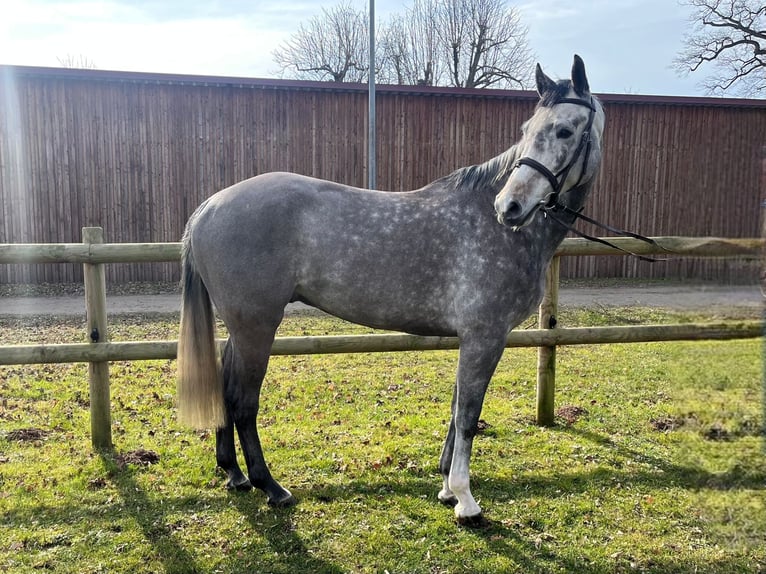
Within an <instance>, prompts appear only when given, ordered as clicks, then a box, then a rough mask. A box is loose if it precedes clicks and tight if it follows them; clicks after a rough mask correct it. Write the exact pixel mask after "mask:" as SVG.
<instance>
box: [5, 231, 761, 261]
mask: <svg viewBox="0 0 766 574" xmlns="http://www.w3.org/2000/svg"><path fill="white" fill-rule="evenodd" d="M605 239H608V241H609V242H610V243H612V244H614V245H616V246H617V247H619V248H620V249H625V250H628V251H631V252H633V253H637V254H639V255H657V256H667V257H692V256H694V257H743V258H753V259H757V258H758V257H759V256H760V252H761V249H763V245H764V240H763V239H753V238H745V239H729V238H722V237H677V236H666V237H653V238H652V239H654V241H655V242H656V243H657V246H655V245H650V244H649V243H646V242H644V241H640V240H638V239H633V238H632V237H608V238H605ZM556 255H624V253H622V252H620V251H619V250H617V249H613V248H611V247H609V246H607V245H602V244H600V243H593V242H591V241H587V240H585V239H580V238H567V239H565V240H564V241H563V243H562V244H561V245H560V246H559V248H558V250H557V251H556ZM180 257H181V244H180V243H102V244H86V243H6V244H0V263H91V264H97V263H161V262H168V261H170V262H172V261H178V260H179V259H180Z"/></svg>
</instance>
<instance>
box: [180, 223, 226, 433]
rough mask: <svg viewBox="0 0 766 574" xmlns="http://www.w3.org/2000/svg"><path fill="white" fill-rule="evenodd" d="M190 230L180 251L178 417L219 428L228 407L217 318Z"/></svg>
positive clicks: (204, 425) (189, 423)
mask: <svg viewBox="0 0 766 574" xmlns="http://www.w3.org/2000/svg"><path fill="white" fill-rule="evenodd" d="M190 230H191V222H190V224H189V226H188V227H187V229H186V233H185V234H184V238H183V248H182V252H181V260H182V279H181V288H182V300H181V329H180V335H179V338H178V389H177V390H178V420H179V421H181V422H182V423H184V424H187V425H189V426H191V427H194V428H198V429H203V428H220V427H222V426H223V425H224V423H225V407H224V401H223V378H222V375H221V369H220V361H219V358H218V347H217V345H216V342H215V317H214V315H213V306H212V304H211V302H210V294H209V293H208V290H207V287H206V286H205V283H204V282H203V281H202V277H200V275H199V273H198V272H197V270H196V269H195V266H194V254H193V252H192V245H191V237H190Z"/></svg>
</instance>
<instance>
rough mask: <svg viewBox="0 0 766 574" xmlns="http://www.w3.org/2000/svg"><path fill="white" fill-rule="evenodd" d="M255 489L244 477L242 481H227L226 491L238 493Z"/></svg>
mask: <svg viewBox="0 0 766 574" xmlns="http://www.w3.org/2000/svg"><path fill="white" fill-rule="evenodd" d="M252 489H253V485H252V484H250V481H249V480H247V479H246V478H245V477H242V479H241V480H227V481H226V490H229V491H232V492H233V491H236V492H248V491H250V490H252Z"/></svg>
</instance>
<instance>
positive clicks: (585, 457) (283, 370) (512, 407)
mask: <svg viewBox="0 0 766 574" xmlns="http://www.w3.org/2000/svg"><path fill="white" fill-rule="evenodd" d="M694 319H699V317H698V316H697V317H694V316H690V315H679V314H669V313H663V312H656V311H647V310H635V309H630V310H628V309H611V310H609V311H608V312H607V311H604V310H601V311H599V312H593V311H570V312H568V313H563V314H562V317H561V320H562V323H564V324H567V325H585V324H603V323H605V322H607V323H609V322H612V323H618V322H619V323H642V322H662V321H689V320H694ZM176 331H177V322H176V320H175V319H174V318H155V319H153V320H147V319H142V318H135V317H134V318H130V317H127V318H122V319H117V320H113V322H112V326H111V337H112V339H113V340H141V339H147V340H151V339H160V338H175V336H176ZM368 331H369V330H367V329H364V328H361V327H355V326H350V325H347V324H343V323H341V322H339V321H335V320H329V319H325V318H321V317H315V316H298V317H292V318H289V319H288V320H286V322H285V324H284V325H283V327H282V331H281V334H283V335H287V334H290V335H300V334H334V333H343V332H368ZM83 338H84V326H83V325H82V324H81V323H80V322H79V321H70V322H51V320H50V319H45V320H42V319H41V320H38V321H14V320H5V321H3V322H2V323H0V344H9V343H21V342H54V341H55V342H64V341H73V340H83ZM761 344H762V342H761V341H759V340H745V341H728V342H716V341H706V342H695V343H684V342H677V343H652V344H630V345H611V346H584V347H564V348H560V349H559V352H558V357H559V358H558V373H557V387H558V388H557V406H558V407H559V410H558V415H559V416H558V417H557V425H556V426H554V427H552V428H539V427H537V426H536V425H535V424H534V421H533V416H534V402H535V400H534V393H535V351H534V350H532V349H514V350H509V351H508V352H507V353H506V355H505V356H504V358H503V360H502V362H501V364H500V366H499V367H498V370H497V373H496V375H495V378H494V380H493V382H492V385H491V386H490V391H489V393H488V397H487V400H486V403H485V407H484V411H483V414H482V419H483V420H484V421H485V422H486V428H484V430H483V431H482V432H481V433H480V434H479V435H478V436H477V438H476V441H475V445H474V455H473V459H472V478H473V482H472V487H473V492H474V495H475V496H477V498H478V499H479V500H480V503H481V504H482V506H483V507H484V509H485V511H486V512H487V516H488V518H489V519H490V525H489V526H488V527H487V528H485V529H482V530H470V529H464V528H461V527H459V526H457V525H456V523H455V521H454V518H453V514H452V511H451V510H450V509H447V508H444V507H442V506H440V505H439V504H438V503H437V501H436V492H437V490H438V488H439V486H440V484H439V483H440V479H439V476H438V473H437V471H436V463H437V459H438V455H439V450H440V448H441V441H442V440H443V435H444V433H445V431H446V425H447V420H448V411H449V400H450V396H449V393H450V390H451V386H452V381H453V378H454V371H455V366H456V360H457V354H456V353H455V352H446V351H439V352H427V353H414V352H413V353H388V354H374V355H373V354H370V355H335V356H304V357H275V358H273V359H272V363H271V366H270V370H269V376H268V382H267V384H266V385H265V388H264V393H263V407H262V412H261V415H260V419H259V421H260V424H261V427H262V432H261V434H262V440H263V443H264V450H265V453H266V457H267V459H268V460H269V462H270V465H271V467H272V470H273V472H274V474H275V476H276V477H277V478H278V479H279V480H280V481H281V482H282V483H283V484H284V485H285V486H287V487H288V488H290V489H291V490H292V491H293V493H294V494H295V495H296V496H297V497H298V498H299V500H300V503H299V505H298V506H297V507H295V508H292V509H288V510H273V509H271V508H268V507H267V506H266V505H265V499H264V497H263V495H262V494H260V493H247V494H230V493H227V492H225V491H224V489H223V483H224V476H223V475H222V473H221V472H219V471H217V470H216V469H215V460H214V438H213V436H212V435H211V434H210V433H206V432H193V431H189V430H187V429H184V428H182V427H180V426H179V425H178V424H177V423H176V421H175V413H174V407H173V403H174V384H175V383H174V377H175V365H174V363H173V362H171V361H145V362H133V363H113V364H112V365H111V367H110V374H111V380H112V405H113V407H112V416H113V435H114V441H115V445H116V448H115V451H114V452H101V453H97V452H93V451H92V449H91V448H90V438H89V417H88V396H87V368H86V366H85V365H34V366H14V367H0V530H1V531H2V533H3V534H2V537H0V571H3V572H13V573H16V572H18V573H21V572H43V571H47V572H60V573H64V572H73V573H74V572H77V573H80V572H92V573H96V572H131V573H148V572H178V573H188V572H231V573H235V572H236V573H240V572H269V573H285V574H288V573H289V574H293V573H341V572H360V573H368V572H369V573H373V572H375V573H383V572H389V573H391V574H394V573H429V574H430V573H445V572H450V573H464V572H465V573H468V572H471V573H473V572H476V573H484V572H491V573H494V572H503V573H506V572H510V573H513V572H519V573H522V572H523V573H538V572H539V573H548V572H551V573H553V572H582V573H586V574H588V573H593V574H596V573H612V572H658V573H682V574H683V573H692V572H703V573H704V572H709V573H717V574H718V573H721V574H725V573H735V572H736V573H741V572H745V573H758V572H766V492H765V490H766V456H765V454H764V446H763V438H762V436H761V435H760V430H761V428H762V427H763V424H764V421H763V400H762V399H763V394H762V393H763V390H762V388H761V379H762V353H761Z"/></svg>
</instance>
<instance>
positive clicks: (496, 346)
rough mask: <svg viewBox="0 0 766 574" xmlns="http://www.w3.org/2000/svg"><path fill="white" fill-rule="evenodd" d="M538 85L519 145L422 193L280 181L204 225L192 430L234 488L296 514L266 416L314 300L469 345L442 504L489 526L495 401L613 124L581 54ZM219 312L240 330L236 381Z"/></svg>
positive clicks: (262, 185)
mask: <svg viewBox="0 0 766 574" xmlns="http://www.w3.org/2000/svg"><path fill="white" fill-rule="evenodd" d="M536 83H537V91H538V93H539V95H540V101H539V103H538V105H537V107H536V109H535V112H534V115H533V116H532V117H531V118H530V119H529V120H528V121H527V122H526V123H525V124H524V126H523V130H522V131H523V135H522V137H521V139H520V140H519V141H518V142H517V143H516V144H515V145H513V146H512V147H511V148H510V149H508V150H507V151H505V152H504V153H502V154H500V155H499V156H497V157H495V158H493V159H490V160H489V161H487V162H486V163H483V164H480V165H474V166H470V167H466V168H463V169H459V170H457V171H455V172H453V173H452V174H450V175H448V176H446V177H443V178H441V179H439V180H437V181H434V182H433V183H430V184H428V185H426V186H425V187H423V188H421V189H418V190H415V191H411V192H404V193H388V192H379V191H370V190H365V189H356V188H353V187H349V186H347V185H341V184H337V183H331V182H328V181H322V180H317V179H312V178H310V177H304V176H301V175H295V174H289V173H267V174H263V175H260V176H257V177H254V178H252V179H248V180H246V181H243V182H241V183H238V184H236V185H234V186H232V187H229V188H227V189H224V190H223V191H220V192H219V193H217V194H215V195H213V196H212V197H210V198H209V199H208V200H207V201H205V202H204V203H203V204H202V205H201V206H200V207H199V208H198V209H197V210H196V212H195V213H194V214H193V215H192V217H191V218H190V219H189V222H188V224H187V227H186V233H185V235H184V239H183V274H184V279H183V308H182V316H181V333H180V340H179V349H178V371H179V380H178V398H179V418H180V419H181V420H182V421H184V422H186V423H188V424H190V425H193V426H195V427H217V428H218V431H217V462H218V464H219V466H221V467H222V468H223V469H224V470H226V472H227V473H228V476H229V482H228V484H227V485H228V487H229V488H237V489H249V488H251V487H252V486H255V487H257V488H260V489H261V490H263V491H264V492H265V493H266V495H267V497H268V502H269V504H272V505H277V506H280V505H290V504H293V503H294V502H295V499H294V498H293V496H292V494H291V493H290V492H289V491H288V490H287V489H285V488H283V487H282V486H280V485H279V484H278V483H277V482H276V481H275V480H274V479H273V478H272V476H271V473H270V472H269V469H268V468H267V466H266V462H265V460H264V457H263V452H262V450H261V444H260V440H259V438H258V431H257V426H256V417H257V414H258V404H259V393H260V390H261V384H262V382H263V378H264V375H265V374H266V368H267V365H268V362H269V355H270V351H271V345H272V342H273V340H274V333H275V331H276V329H277V327H278V326H279V324H280V322H281V320H282V316H283V313H284V308H285V305H286V304H287V303H289V302H291V301H303V302H306V303H308V304H310V305H313V306H314V307H317V308H319V309H323V310H324V311H327V312H328V313H331V314H333V315H336V316H338V317H341V318H343V319H346V320H349V321H353V322H355V323H361V324H363V325H369V326H371V327H378V328H383V329H394V330H400V331H406V332H409V333H415V334H428V335H442V336H455V335H456V336H458V337H459V339H460V356H459V361H458V370H457V381H456V383H455V387H454V394H453V397H452V417H451V420H450V424H449V429H448V430H447V438H446V441H445V443H444V448H443V450H442V453H441V459H440V462H439V468H440V471H441V474H442V477H443V487H442V489H441V491H440V492H439V495H438V498H439V500H440V501H441V502H443V503H445V504H448V505H451V506H454V507H455V513H456V515H457V518H458V520H459V521H460V522H461V523H468V524H471V523H475V522H477V521H481V520H482V518H481V509H480V508H479V505H478V504H477V503H476V501H475V500H474V498H473V496H472V495H471V489H470V484H469V472H468V470H469V469H468V467H469V459H470V456H471V446H472V443H473V438H474V435H475V433H476V430H477V422H478V420H479V415H480V413H481V409H482V403H483V400H484V395H485V392H486V390H487V386H488V384H489V381H490V378H491V377H492V374H493V372H494V370H495V367H496V366H497V363H498V361H499V359H500V356H501V355H502V353H503V349H504V344H505V340H506V336H507V335H508V333H509V332H510V330H511V329H513V328H514V327H516V326H517V325H519V323H521V322H522V321H523V320H524V319H526V318H527V317H528V316H529V314H530V313H531V312H532V311H533V310H534V309H535V308H536V306H537V305H538V304H539V301H540V299H541V297H542V291H543V281H544V276H545V271H546V268H547V267H548V265H549V263H550V261H551V258H552V257H553V254H554V252H555V250H556V247H557V246H558V245H559V244H560V243H561V241H562V240H563V238H564V236H565V235H566V231H567V230H566V224H571V223H572V222H573V221H574V218H575V216H574V215H573V214H572V212H576V211H578V210H580V209H581V208H582V207H583V205H584V202H585V199H586V196H587V195H588V191H589V189H590V187H591V184H592V182H593V180H594V178H595V176H596V173H597V172H598V169H599V165H600V162H601V136H602V132H603V128H604V113H603V110H602V107H601V105H600V103H599V102H598V100H597V99H596V98H594V97H593V96H592V95H591V93H590V89H589V87H588V80H587V78H586V74H585V67H584V65H583V62H582V60H581V59H580V58H579V57H578V56H575V58H574V64H573V66H572V77H571V80H560V81H554V80H552V79H550V78H549V77H548V76H546V75H545V74H544V73H543V71H542V70H541V69H540V66H539V65H538V66H537V69H536ZM570 210H571V211H570ZM554 212H556V215H555V217H554V216H553V214H554ZM548 215H550V217H549V216H548ZM211 300H212V303H213V304H214V305H215V308H216V309H217V311H218V313H219V315H220V317H221V318H222V319H223V321H224V323H225V324H226V327H227V328H228V332H229V340H228V341H227V345H226V348H225V350H224V354H223V361H222V362H223V364H222V368H219V367H218V366H217V356H216V346H215V342H214V337H213V327H214V321H213V318H214V316H213V310H212V306H211ZM235 427H236V429H237V432H238V434H239V439H240V443H241V446H242V449H243V451H244V455H245V460H246V463H247V473H248V476H247V477H246V476H245V475H244V474H243V473H242V471H241V470H240V468H239V466H238V465H237V462H236V456H235V450H234V428H235Z"/></svg>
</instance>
